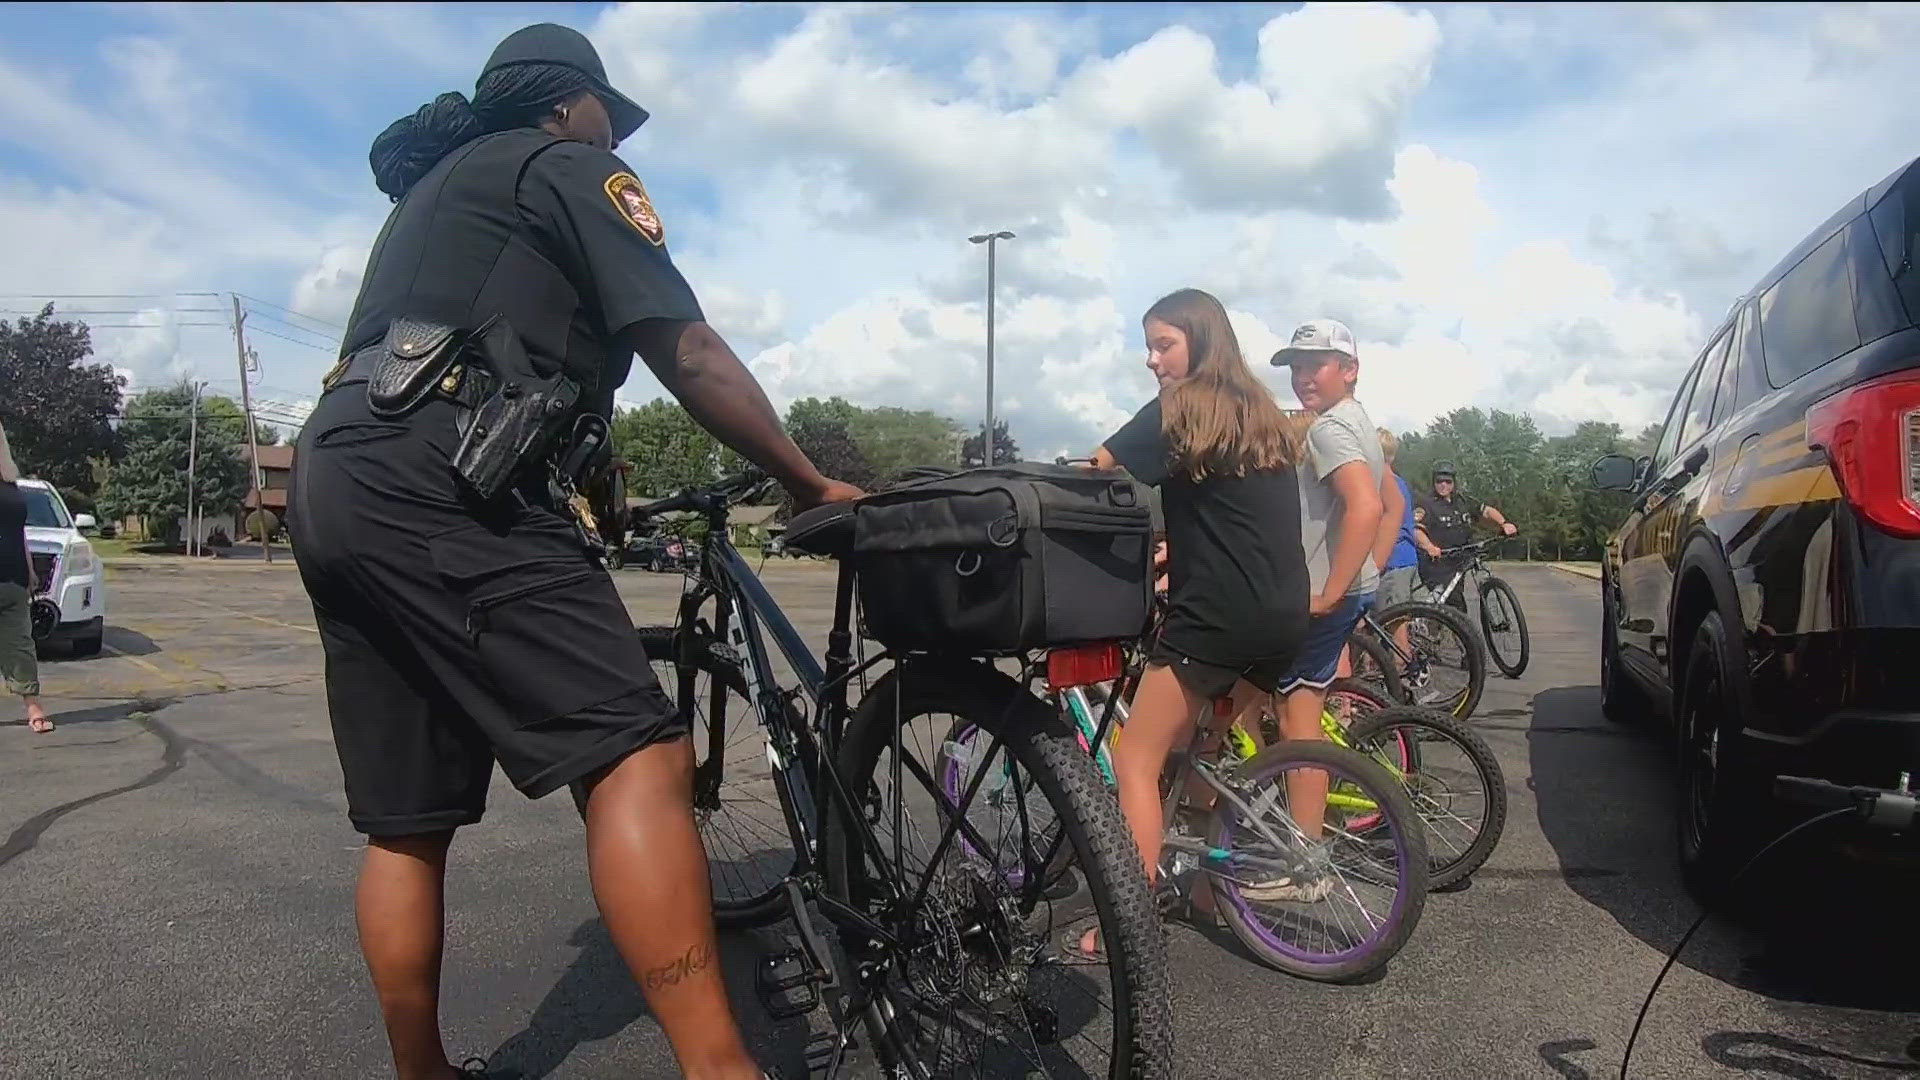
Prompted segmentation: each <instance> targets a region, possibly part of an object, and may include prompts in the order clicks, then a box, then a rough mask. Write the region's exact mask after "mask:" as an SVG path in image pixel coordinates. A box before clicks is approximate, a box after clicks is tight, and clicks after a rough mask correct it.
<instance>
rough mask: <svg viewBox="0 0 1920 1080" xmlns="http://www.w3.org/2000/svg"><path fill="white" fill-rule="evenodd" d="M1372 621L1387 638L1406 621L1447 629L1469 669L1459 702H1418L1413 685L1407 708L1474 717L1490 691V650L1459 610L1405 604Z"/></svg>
mask: <svg viewBox="0 0 1920 1080" xmlns="http://www.w3.org/2000/svg"><path fill="white" fill-rule="evenodd" d="M1373 618H1374V621H1375V622H1377V623H1379V624H1380V629H1381V630H1382V631H1383V632H1385V633H1386V634H1388V635H1392V633H1393V630H1394V627H1395V626H1396V625H1397V624H1399V623H1400V622H1402V621H1404V620H1411V619H1425V620H1428V621H1430V622H1433V623H1437V624H1439V625H1441V626H1444V627H1446V631H1447V633H1449V634H1451V635H1452V636H1453V637H1454V639H1455V646H1456V648H1458V650H1459V652H1460V655H1461V662H1462V663H1463V664H1464V665H1465V668H1466V675H1467V685H1466V688H1465V690H1464V691H1463V692H1462V693H1461V694H1458V695H1455V697H1456V700H1453V701H1451V702H1448V703H1446V704H1442V703H1440V702H1435V701H1421V700H1417V699H1418V697H1419V693H1420V688H1419V687H1418V686H1417V685H1410V686H1408V687H1407V688H1406V689H1407V695H1408V697H1407V704H1409V705H1426V706H1428V707H1430V708H1436V709H1441V710H1442V711H1444V712H1447V713H1448V714H1450V715H1452V716H1453V717H1454V718H1456V719H1459V720H1465V719H1467V718H1468V717H1470V716H1472V715H1473V711H1474V710H1475V709H1477V708H1479V707H1480V695H1481V694H1482V693H1483V692H1485V690H1486V687H1487V648H1486V645H1485V644H1484V643H1483V642H1482V641H1481V639H1480V635H1479V633H1477V632H1476V631H1475V630H1474V628H1473V624H1472V623H1470V622H1468V621H1467V617H1466V616H1465V615H1462V614H1460V612H1459V611H1458V610H1456V609H1454V608H1450V607H1447V606H1446V605H1444V604H1429V603H1424V602H1422V601H1418V600H1410V601H1407V602H1406V603H1401V604H1395V605H1393V606H1392V607H1388V608H1382V609H1381V610H1379V611H1378V612H1375V613H1374V616H1373ZM1361 625H1363V626H1364V625H1365V624H1364V623H1363V624H1361ZM1381 647H1382V648H1383V649H1386V650H1387V655H1388V656H1390V657H1392V658H1393V659H1394V660H1395V661H1396V664H1397V662H1398V660H1399V659H1400V655H1399V653H1398V652H1397V651H1395V650H1394V649H1392V648H1388V647H1387V646H1386V645H1385V643H1382V645H1381ZM1403 681H1404V680H1403Z"/></svg>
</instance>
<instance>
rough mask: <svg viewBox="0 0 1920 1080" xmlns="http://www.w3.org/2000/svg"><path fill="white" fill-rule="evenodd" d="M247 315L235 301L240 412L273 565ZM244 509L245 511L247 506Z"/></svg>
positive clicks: (263, 543)
mask: <svg viewBox="0 0 1920 1080" xmlns="http://www.w3.org/2000/svg"><path fill="white" fill-rule="evenodd" d="M246 324H247V313H246V312H244V311H242V310H240V297H238V296H235V297H234V298H233V348H234V352H235V354H236V355H238V356H239V358H240V412H241V415H242V419H244V420H245V421H246V424H247V448H248V449H249V450H250V451H252V453H253V490H254V502H255V503H257V504H258V505H257V507H256V509H257V510H258V511H259V514H260V551H261V553H262V554H264V555H265V556H266V557H267V561H268V562H272V561H273V545H272V544H270V543H268V542H267V540H268V537H267V493H266V491H265V490H263V489H262V487H261V484H260V436H259V435H258V434H257V433H256V432H255V431H254V430H253V393H252V391H250V390H249V389H248V388H247V331H246ZM241 509H243V510H244V509H246V506H245V504H244V503H243V504H242V505H241Z"/></svg>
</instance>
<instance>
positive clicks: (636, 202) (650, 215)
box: [605, 172, 667, 244]
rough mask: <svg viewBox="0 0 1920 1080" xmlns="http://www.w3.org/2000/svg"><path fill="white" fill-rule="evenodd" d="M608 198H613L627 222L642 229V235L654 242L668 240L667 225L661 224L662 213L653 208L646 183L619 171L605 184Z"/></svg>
mask: <svg viewBox="0 0 1920 1080" xmlns="http://www.w3.org/2000/svg"><path fill="white" fill-rule="evenodd" d="M605 187H606V189H607V198H609V199H612V200H613V208H614V209H615V210H617V211H619V213H620V216H621V217H623V218H626V219H627V224H629V225H631V226H633V227H634V228H636V229H638V230H640V235H641V236H644V237H646V238H647V239H648V240H650V241H652V242H653V243H654V244H665V243H666V242H667V230H666V227H665V226H663V225H661V224H660V215H659V213H658V212H656V211H655V210H654V208H653V200H652V199H649V198H647V188H646V185H644V184H642V183H641V182H640V178H639V177H637V176H635V175H633V174H632V173H630V172H618V173H614V174H613V175H612V176H609V177H607V182H606V185H605Z"/></svg>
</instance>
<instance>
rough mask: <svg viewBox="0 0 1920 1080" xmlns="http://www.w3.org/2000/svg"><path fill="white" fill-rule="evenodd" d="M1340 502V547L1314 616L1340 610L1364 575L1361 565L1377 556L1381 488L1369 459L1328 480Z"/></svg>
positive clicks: (1349, 464) (1338, 471)
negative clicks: (1360, 577)
mask: <svg viewBox="0 0 1920 1080" xmlns="http://www.w3.org/2000/svg"><path fill="white" fill-rule="evenodd" d="M1327 482H1328V483H1330V484H1332V485H1333V492H1334V494H1335V495H1336V496H1338V497H1339V500H1340V519H1339V520H1340V527H1339V532H1340V543H1339V544H1338V545H1337V546H1336V547H1335V548H1334V550H1333V553H1332V560H1331V562H1332V565H1331V566H1329V568H1328V570H1327V584H1326V587H1325V588H1324V589H1322V590H1321V591H1320V595H1319V596H1317V597H1315V598H1314V601H1313V608H1312V613H1313V614H1315V615H1325V614H1326V613H1327V612H1329V611H1332V610H1333V609H1334V608H1336V607H1338V606H1340V602H1341V601H1342V600H1344V599H1346V596H1347V590H1348V589H1350V588H1352V587H1353V582H1354V579H1355V578H1356V577H1358V576H1359V574H1360V567H1361V564H1362V563H1364V562H1365V561H1366V559H1367V558H1368V557H1369V556H1370V555H1372V553H1373V538H1374V533H1375V531H1376V530H1378V529H1379V527H1380V512H1381V505H1380V488H1379V487H1378V486H1377V485H1376V484H1374V482H1373V470H1372V469H1370V468H1368V467H1367V463H1366V461H1365V459H1360V460H1356V461H1349V462H1347V463H1346V464H1345V465H1342V466H1340V467H1339V468H1337V469H1335V470H1333V474H1332V475H1331V476H1328V477H1327Z"/></svg>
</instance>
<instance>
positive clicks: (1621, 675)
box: [1600, 581, 1653, 724]
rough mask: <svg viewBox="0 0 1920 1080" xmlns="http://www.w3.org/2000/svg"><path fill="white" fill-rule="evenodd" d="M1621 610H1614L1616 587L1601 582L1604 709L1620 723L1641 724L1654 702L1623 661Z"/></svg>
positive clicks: (1601, 653) (1601, 687) (1602, 710)
mask: <svg viewBox="0 0 1920 1080" xmlns="http://www.w3.org/2000/svg"><path fill="white" fill-rule="evenodd" d="M1618 618H1619V613H1618V612H1616V611H1615V610H1614V606H1613V590H1612V589H1611V588H1610V587H1609V586H1608V584H1607V583H1606V582H1604V581H1603V582H1601V584H1600V712H1601V713H1602V714H1603V715H1605V716H1606V718H1607V719H1609V720H1611V721H1613V722H1614V723H1616V724H1637V723H1640V722H1641V721H1642V720H1644V719H1646V715H1647V711H1648V710H1649V709H1650V708H1652V704H1653V703H1652V701H1651V700H1650V699H1649V698H1648V697H1647V695H1646V692H1645V691H1643V690H1641V689H1640V685H1639V684H1638V683H1636V682H1634V681H1633V676H1632V675H1629V674H1628V673H1627V671H1626V667H1625V665H1624V664H1623V663H1622V662H1621V660H1620V636H1619V634H1618V633H1616V632H1615V630H1614V623H1615V621H1616V620H1617V619H1618Z"/></svg>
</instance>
